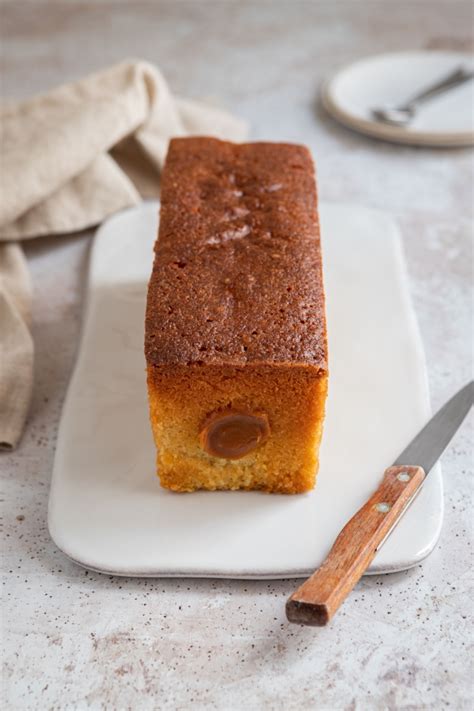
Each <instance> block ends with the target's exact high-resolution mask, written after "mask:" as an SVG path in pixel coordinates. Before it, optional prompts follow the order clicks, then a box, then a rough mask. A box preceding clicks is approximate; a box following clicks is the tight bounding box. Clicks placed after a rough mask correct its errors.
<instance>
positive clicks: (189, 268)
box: [145, 137, 327, 493]
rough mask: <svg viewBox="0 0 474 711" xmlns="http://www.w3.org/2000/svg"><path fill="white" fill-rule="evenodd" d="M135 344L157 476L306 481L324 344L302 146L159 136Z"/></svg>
mask: <svg viewBox="0 0 474 711" xmlns="http://www.w3.org/2000/svg"><path fill="white" fill-rule="evenodd" d="M145 355H146V362H147V380H148V395H149V404H150V419H151V425H152V429H153V435H154V439H155V443H156V446H157V451H158V457H157V469H158V475H159V477H160V480H161V484H162V486H164V487H166V488H168V489H172V490H174V491H194V490H196V489H211V490H213V489H260V490H264V491H268V492H282V493H298V492H303V491H307V490H309V489H311V488H312V487H313V486H314V484H315V477H316V473H317V468H318V449H319V443H320V439H321V431H322V423H323V417H324V406H325V400H326V390H327V342H326V319H325V307H324V290H323V279H322V266H321V247H320V239H319V223H318V214H317V198H316V186H315V178H314V167H313V162H312V159H311V155H310V153H309V151H308V149H307V148H305V147H304V146H300V145H289V144H282V143H247V144H233V143H228V142H224V141H220V140H217V139H213V138H206V137H202V138H201V137H199V138H178V139H174V140H172V141H171V143H170V147H169V151H168V155H167V158H166V164H165V166H164V170H163V175H162V190H161V215H160V228H159V238H158V240H157V242H156V245H155V260H154V266H153V272H152V275H151V279H150V283H149V287H148V299H147V309H146V324H145Z"/></svg>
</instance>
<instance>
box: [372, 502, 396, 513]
mask: <svg viewBox="0 0 474 711" xmlns="http://www.w3.org/2000/svg"><path fill="white" fill-rule="evenodd" d="M374 508H375V509H376V510H377V511H380V513H387V511H390V509H391V508H392V507H391V506H390V504H387V503H385V501H382V502H381V503H380V504H375V507H374Z"/></svg>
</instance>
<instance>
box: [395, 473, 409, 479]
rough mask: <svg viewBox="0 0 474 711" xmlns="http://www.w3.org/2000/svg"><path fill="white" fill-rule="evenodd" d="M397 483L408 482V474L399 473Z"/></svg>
mask: <svg viewBox="0 0 474 711" xmlns="http://www.w3.org/2000/svg"><path fill="white" fill-rule="evenodd" d="M397 479H398V481H410V475H409V473H408V472H400V474H398V475H397Z"/></svg>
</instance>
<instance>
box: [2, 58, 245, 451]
mask: <svg viewBox="0 0 474 711" xmlns="http://www.w3.org/2000/svg"><path fill="white" fill-rule="evenodd" d="M1 124H2V142H1V152H0V157H1V165H0V176H1V202H0V447H4V448H12V447H15V446H16V444H17V443H18V441H19V439H20V436H21V432H22V429H23V425H24V422H25V418H26V414H27V411H28V405H29V401H30V397H31V390H32V380H33V378H32V368H33V342H32V338H31V335H30V332H29V329H28V322H29V314H30V300H31V299H30V283H29V277H28V270H27V268H26V264H25V260H24V257H23V254H22V251H21V249H20V247H19V246H18V245H17V244H13V243H12V242H14V241H17V240H22V239H26V238H31V237H37V236H40V235H46V234H48V235H49V234H58V235H60V234H64V233H67V232H73V231H76V230H81V229H84V228H86V227H91V226H92V225H96V224H98V223H99V222H101V221H102V220H103V219H104V218H106V217H107V216H108V215H111V214H112V213H113V212H115V211H117V210H119V209H122V208H124V207H127V206H130V205H134V204H136V203H138V202H139V201H140V199H141V197H149V196H156V195H157V189H158V177H159V170H160V167H161V165H162V164H163V160H164V157H165V154H166V150H167V145H168V141H169V139H170V138H171V137H172V136H185V135H190V134H201V135H214V136H218V137H221V138H227V139H229V140H235V141H240V140H243V139H244V138H245V135H246V125H245V124H244V123H243V122H242V121H240V120H238V119H236V118H234V117H232V116H230V115H229V114H227V113H225V112H224V111H221V110H219V109H217V108H214V107H210V106H208V105H205V104H202V103H198V102H195V101H187V100H184V99H179V98H176V97H174V96H173V95H172V94H171V92H170V90H169V88H168V86H167V84H166V82H165V80H164V78H163V76H162V75H161V74H160V72H159V71H158V70H157V69H156V67H154V66H152V65H151V64H148V63H146V62H141V61H127V62H123V63H121V64H118V65H116V66H113V67H111V68H110V69H106V70H104V71H101V72H98V73H97V74H93V75H91V76H89V77H86V78H85V79H83V80H82V81H79V82H76V83H73V84H68V85H65V86H61V87H59V88H57V89H54V90H53V91H50V92H48V93H47V94H44V95H42V96H38V97H35V98H33V99H30V100H27V101H22V102H20V103H16V104H13V105H10V106H7V107H6V108H4V109H3V111H2V114H1Z"/></svg>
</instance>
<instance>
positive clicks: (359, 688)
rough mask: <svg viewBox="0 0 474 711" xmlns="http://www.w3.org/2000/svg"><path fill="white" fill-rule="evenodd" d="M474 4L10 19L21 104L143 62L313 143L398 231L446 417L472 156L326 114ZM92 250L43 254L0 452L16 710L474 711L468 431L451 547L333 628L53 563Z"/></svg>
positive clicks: (63, 12) (464, 27)
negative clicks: (61, 434) (389, 136)
mask: <svg viewBox="0 0 474 711" xmlns="http://www.w3.org/2000/svg"><path fill="white" fill-rule="evenodd" d="M471 8H472V6H471V4H470V3H469V2H457V1H456V0H449V1H448V0H446V2H439V0H433V2H426V1H423V2H417V1H416V0H412V1H410V2H408V1H399V2H397V3H394V2H391V1H390V0H387V1H385V0H380V1H379V2H377V1H375V2H362V1H360V2H358V1H357V0H353V1H352V2H339V1H338V2H329V1H327V2H309V3H304V2H293V3H291V2H285V3H280V2H272V3H267V2H263V0H262V1H254V2H252V3H237V2H224V1H222V2H212V3H209V2H175V3H173V2H169V3H161V2H140V1H137V2H133V3H114V4H111V3H105V2H95V3H93V2H90V3H86V2H62V3H52V2H46V3H45V2H39V1H38V2H26V0H22V1H21V2H10V3H5V2H3V3H2V4H1V15H2V18H1V20H2V22H1V23H0V24H1V27H2V33H3V35H4V40H3V47H2V56H1V60H2V65H3V70H4V72H5V75H4V81H3V92H4V93H5V94H6V95H7V96H11V97H15V96H26V95H28V94H30V93H32V92H36V91H40V90H44V89H46V88H48V87H51V86H53V85H55V84H56V83H58V82H61V81H63V80H67V79H69V78H71V77H79V76H81V75H83V74H84V73H85V72H87V71H90V70H92V69H95V68H98V67H100V66H104V65H107V64H110V63H112V62H113V61H115V60H119V59H121V58H123V57H125V56H141V57H144V58H145V59H149V60H151V61H153V62H156V63H157V64H158V65H160V66H161V68H162V69H163V71H164V73H165V75H166V76H167V77H168V79H169V81H170V83H171V85H172V87H173V89H174V90H175V91H177V92H180V93H181V94H183V95H189V96H203V95H208V96H209V95H210V96H214V97H218V99H219V101H220V102H221V103H223V104H224V105H226V106H228V107H229V108H231V109H232V110H234V111H235V112H237V113H239V114H240V115H242V116H244V117H246V118H248V119H249V121H250V122H251V124H252V137H253V138H258V139H268V140H289V141H298V142H303V143H307V144H309V146H310V147H311V148H312V150H313V152H314V155H315V157H316V160H317V165H318V172H319V183H320V192H321V198H322V199H324V200H344V201H347V200H352V201H354V202H358V203H361V204H365V205H368V206H373V207H378V208H382V209H385V210H387V211H388V212H390V213H391V214H393V215H395V216H396V218H397V219H398V220H399V223H400V225H401V230H402V234H403V236H404V242H405V250H406V256H407V261H408V268H409V273H410V286H411V292H412V298H413V300H414V304H415V307H416V311H417V314H418V318H419V322H420V326H421V331H422V336H423V340H424V344H425V349H426V354H427V360H428V370H429V379H430V386H431V391H432V399H433V405H434V406H435V407H436V406H438V405H440V404H441V403H442V402H443V400H444V399H445V398H447V397H448V396H449V395H450V394H451V393H452V392H453V391H454V390H455V389H456V388H457V387H458V386H460V385H461V384H463V383H464V382H465V381H466V380H467V379H468V378H469V376H470V371H471V362H472V351H471V344H470V343H471V338H470V333H471V329H472V307H471V304H472V300H471V292H470V282H471V278H472V271H471V264H472V261H471V260H472V253H471V246H470V234H471V230H472V218H473V215H472V208H471V206H470V197H471V193H472V180H473V176H472V152H471V151H469V150H465V149H463V150H453V151H448V150H439V151H436V150H429V149H412V148H403V147H397V146H392V145H389V144H384V143H379V142H375V141H372V140H370V139H368V138H363V137H361V136H358V135H356V134H353V133H351V132H349V131H347V130H345V129H343V128H341V127H339V126H338V125H336V124H335V123H333V122H332V121H331V120H330V119H329V118H327V117H326V116H325V115H324V113H323V112H322V110H321V109H320V108H319V105H318V103H317V101H316V97H317V90H318V86H319V84H320V82H321V80H322V79H323V78H324V77H325V76H326V75H327V74H328V73H329V72H332V71H333V70H334V69H336V68H337V67H338V66H340V65H341V64H344V63H345V62H347V61H350V60H352V59H355V58H358V57H360V56H363V55H366V54H370V53H377V52H382V51H389V50H397V49H412V48H418V47H428V46H429V47H447V48H466V47H468V46H469V39H470V38H469V31H470V28H471V27H472V9H471ZM89 244H90V234H82V235H76V236H73V237H68V238H65V239H62V240H57V239H52V238H51V239H50V238H48V239H42V240H40V241H37V242H35V243H31V244H30V245H29V246H28V247H27V254H28V257H29V260H30V266H31V269H32V274H33V279H34V284H35V293H36V295H35V303H34V326H33V331H34V337H35V343H36V384H35V392H34V400H33V406H32V410H31V414H30V417H29V421H28V426H27V430H26V432H25V436H24V438H23V441H22V443H21V446H20V447H19V449H18V450H17V451H16V452H14V453H12V454H1V455H0V469H1V472H2V478H3V480H4V486H3V488H4V493H5V496H4V498H5V501H6V505H5V506H4V521H5V539H4V540H5V543H4V546H3V552H4V560H3V583H4V584H3V617H2V627H3V644H4V653H3V661H4V677H3V695H4V704H3V707H4V708H8V709H140V711H141V710H148V709H188V708H191V707H192V708H197V709H201V708H203V709H237V710H239V709H285V710H286V709H298V710H299V709H318V710H324V711H325V710H331V711H332V710H335V709H352V710H354V709H357V710H358V711H365V710H367V709H430V710H431V709H436V710H438V709H442V708H451V709H453V710H455V711H461V710H463V709H471V708H472V705H473V694H472V672H473V669H472V663H471V662H470V661H469V660H470V656H469V654H470V651H471V654H472V649H471V650H469V646H470V644H471V641H472V603H471V602H470V599H472V598H470V597H469V592H470V586H471V580H472V573H471V572H470V571H471V570H472V553H471V542H472V530H471V519H470V515H469V514H470V511H469V507H470V502H471V501H472V481H473V479H472V450H471V441H472V427H471V430H470V429H469V424H471V425H472V416H471V420H470V423H467V424H466V425H465V426H464V428H463V430H462V431H461V432H460V433H459V434H458V436H457V437H456V439H455V440H454V441H453V444H452V446H451V448H450V450H449V451H448V453H447V454H446V455H445V456H444V457H443V468H444V479H445V487H446V494H445V496H446V498H445V501H446V517H445V524H444V528H443V532H442V535H441V539H440V542H439V545H438V547H437V548H436V550H435V551H434V552H433V554H432V555H431V556H430V557H429V558H428V559H427V560H426V561H425V562H424V563H423V564H422V565H419V566H417V567H416V568H414V569H412V570H410V571H407V572H404V573H399V574H395V575H390V576H380V577H372V578H365V579H363V580H362V582H361V583H360V584H359V585H358V586H357V588H356V590H355V591H354V593H353V594H352V595H351V597H350V598H349V600H348V601H347V602H346V604H345V605H344V607H343V608H342V609H341V611H340V613H339V615H338V616H337V618H336V619H335V620H334V623H333V624H332V626H331V627H329V628H328V629H320V630H315V629H311V628H300V627H297V626H290V625H289V624H288V623H287V622H286V621H285V617H284V602H285V599H286V597H287V596H288V595H289V594H290V593H291V591H292V590H293V589H294V587H295V581H288V580H282V581H278V582H238V581H210V580H136V579H119V578H109V577H106V576H102V575H99V574H94V573H88V572H87V571H85V570H82V569H80V568H78V567H77V566H76V565H74V564H73V563H70V562H69V561H68V560H66V559H65V558H64V556H63V555H62V554H61V553H60V552H59V551H58V550H56V548H55V546H54V545H53V543H52V542H51V540H50V538H49V536H48V531H47V527H46V508H47V498H48V487H49V480H50V475H51V468H52V462H53V456H54V447H55V440H56V432H57V427H58V422H59V417H60V412H61V405H62V402H63V398H64V395H65V390H66V386H67V382H68V379H69V376H70V373H71V369H72V366H73V363H74V357H75V353H76V349H77V344H78V339H79V333H80V324H81V315H82V304H83V296H84V290H85V274H86V265H87V258H88V249H89ZM409 406H410V405H409V403H407V407H409ZM470 435H471V438H470ZM348 475H350V472H348ZM471 658H472V657H471Z"/></svg>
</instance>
